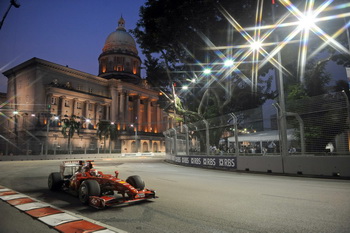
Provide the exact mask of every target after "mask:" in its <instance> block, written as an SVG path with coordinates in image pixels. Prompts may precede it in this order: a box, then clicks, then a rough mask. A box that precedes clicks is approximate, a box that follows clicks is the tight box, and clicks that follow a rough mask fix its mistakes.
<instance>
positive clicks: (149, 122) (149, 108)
mask: <svg viewBox="0 0 350 233" xmlns="http://www.w3.org/2000/svg"><path fill="white" fill-rule="evenodd" d="M146 106H147V107H146V109H145V111H146V115H147V131H148V132H153V124H152V102H151V100H150V99H147V100H146Z"/></svg>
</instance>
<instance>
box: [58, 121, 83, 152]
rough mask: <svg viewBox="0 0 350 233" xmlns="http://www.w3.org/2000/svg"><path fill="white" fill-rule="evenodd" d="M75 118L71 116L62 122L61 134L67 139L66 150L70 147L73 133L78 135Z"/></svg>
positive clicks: (78, 125) (78, 129) (78, 124)
mask: <svg viewBox="0 0 350 233" xmlns="http://www.w3.org/2000/svg"><path fill="white" fill-rule="evenodd" d="M75 119H76V116H75V115H73V116H71V117H70V118H69V119H67V118H65V119H63V120H62V130H61V133H62V135H63V136H64V137H65V138H68V150H69V151H70V147H71V138H73V136H74V134H75V132H76V133H77V134H78V135H79V133H80V122H77V121H76V120H75Z"/></svg>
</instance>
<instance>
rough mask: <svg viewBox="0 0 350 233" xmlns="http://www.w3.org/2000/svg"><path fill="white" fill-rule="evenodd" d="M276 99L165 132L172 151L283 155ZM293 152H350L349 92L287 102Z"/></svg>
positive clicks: (179, 153) (180, 153) (168, 151)
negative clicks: (254, 107)
mask: <svg viewBox="0 0 350 233" xmlns="http://www.w3.org/2000/svg"><path fill="white" fill-rule="evenodd" d="M281 116H282V113H281V112H279V106H278V104H277V103H274V101H269V102H267V103H266V104H265V105H264V106H262V107H259V108H256V109H251V110H247V111H240V112H234V113H230V114H227V115H223V116H220V117H216V118H212V119H203V120H201V121H198V122H195V123H188V124H181V125H179V126H177V127H174V128H171V129H169V130H167V131H165V132H164V136H165V143H166V144H165V145H166V154H167V155H169V156H175V155H176V156H198V155H201V156H213V155H219V156H250V155H255V156H256V155H261V156H264V155H281V154H282V152H283V150H282V149H281V146H282V145H283V144H282V142H283V141H282V140H283V137H281V130H280V129H281V127H280V122H281V121H280V119H281ZM285 116H286V120H287V127H286V128H287V129H286V131H287V132H286V134H287V139H286V140H287V142H286V144H285V145H287V147H288V150H287V151H288V154H286V155H285V156H298V155H303V156H304V155H305V156H348V155H349V154H350V153H349V146H350V145H349V138H350V137H349V134H350V132H349V100H348V97H347V95H346V94H345V93H344V92H337V93H332V94H326V95H322V96H315V97H312V98H305V99H302V100H299V101H293V102H291V101H290V102H287V103H286V110H285Z"/></svg>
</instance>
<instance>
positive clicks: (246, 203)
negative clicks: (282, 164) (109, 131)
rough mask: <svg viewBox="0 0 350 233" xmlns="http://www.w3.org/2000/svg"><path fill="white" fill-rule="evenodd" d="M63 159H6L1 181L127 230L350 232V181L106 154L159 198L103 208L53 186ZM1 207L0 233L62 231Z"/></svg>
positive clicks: (107, 163)
mask: <svg viewBox="0 0 350 233" xmlns="http://www.w3.org/2000/svg"><path fill="white" fill-rule="evenodd" d="M60 162H61V161H57V160H54V161H19V162H18V161H16V162H15V161H13V162H0V185H3V186H6V187H7V188H10V189H13V190H16V191H18V192H21V193H24V194H26V195H28V196H30V197H33V198H35V199H38V200H40V201H42V202H46V203H49V204H51V205H54V206H56V207H58V208H61V209H63V210H67V211H69V212H72V213H74V214H77V215H80V216H84V217H87V218H89V219H93V220H95V221H99V222H101V223H103V224H106V225H109V226H111V227H113V228H116V229H121V230H124V231H127V232H152V233H153V232H220V233H221V232H254V233H255V232H279V233H280V232H286V233H288V232H308V233H309V232H310V233H311V232H317V233H320V232H336V233H341V232H350V181H349V180H337V179H321V178H305V177H288V176H275V175H261V174H249V173H238V172H229V171H219V170H211V169H200V168H192V167H183V166H178V165H173V164H168V163H165V162H163V160H162V159H148V158H137V159H123V158H120V159H108V160H107V159H105V160H98V161H96V162H95V164H96V168H97V169H98V170H100V171H102V172H104V173H111V174H113V172H114V171H115V170H118V171H119V172H120V173H119V174H120V175H119V176H120V178H122V179H126V178H127V177H128V176H130V175H140V176H141V177H142V178H143V179H144V181H145V183H146V187H148V188H152V189H155V190H156V191H157V195H158V196H159V198H158V199H153V200H150V201H145V202H140V203H137V204H132V205H122V206H118V207H113V208H108V209H104V210H96V209H94V208H92V207H89V206H85V205H82V204H81V203H80V202H79V200H78V199H77V198H76V197H74V196H71V195H69V194H66V193H62V192H58V193H55V192H50V191H49V190H48V188H47V177H48V175H49V174H50V172H55V171H59V164H60ZM0 210H1V211H0V215H1V216H0V232H9V233H11V232H19V233H21V232H55V230H53V229H50V228H48V227H47V226H45V225H43V223H41V222H37V221H35V220H33V219H31V218H30V217H29V216H26V215H25V214H23V213H21V212H19V211H18V210H14V209H13V207H11V206H10V205H8V204H6V203H4V202H2V201H0ZM20 226H22V227H20ZM5 227H6V228H5ZM4 229H6V231H5V230H4ZM36 229H38V230H36ZM30 230H32V231H30Z"/></svg>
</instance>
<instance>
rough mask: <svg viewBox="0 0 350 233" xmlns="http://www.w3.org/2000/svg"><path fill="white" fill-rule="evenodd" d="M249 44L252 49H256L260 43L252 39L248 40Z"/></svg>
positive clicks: (259, 46)
mask: <svg viewBox="0 0 350 233" xmlns="http://www.w3.org/2000/svg"><path fill="white" fill-rule="evenodd" d="M250 46H251V49H252V50H255V51H258V50H259V49H260V48H261V46H262V44H261V42H260V41H252V42H250Z"/></svg>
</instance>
